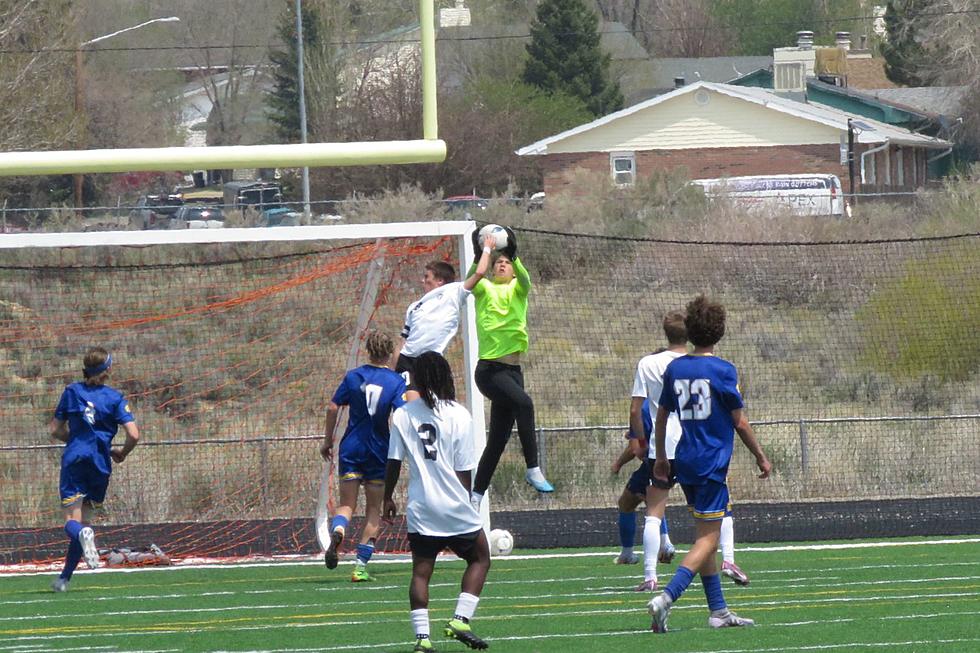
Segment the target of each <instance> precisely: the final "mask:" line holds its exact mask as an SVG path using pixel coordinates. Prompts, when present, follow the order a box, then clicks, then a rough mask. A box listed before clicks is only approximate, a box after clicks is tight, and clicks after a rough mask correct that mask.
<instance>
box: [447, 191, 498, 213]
mask: <svg viewBox="0 0 980 653" xmlns="http://www.w3.org/2000/svg"><path fill="white" fill-rule="evenodd" d="M442 202H443V205H444V206H445V210H446V213H464V214H472V213H474V212H476V211H485V210H486V208H487V206H488V205H489V204H490V202H489V201H487V200H486V199H484V198H482V197H479V196H477V195H453V196H452V197H447V198H446V199H444V200H443V201H442Z"/></svg>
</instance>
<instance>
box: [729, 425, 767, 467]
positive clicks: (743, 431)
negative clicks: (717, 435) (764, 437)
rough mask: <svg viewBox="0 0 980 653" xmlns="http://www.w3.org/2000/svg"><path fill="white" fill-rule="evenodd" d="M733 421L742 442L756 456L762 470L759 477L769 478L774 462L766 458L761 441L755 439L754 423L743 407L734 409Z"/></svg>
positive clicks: (756, 461) (757, 463)
mask: <svg viewBox="0 0 980 653" xmlns="http://www.w3.org/2000/svg"><path fill="white" fill-rule="evenodd" d="M732 422H734V423H735V432H736V433H738V437H739V438H740V439H741V440H742V444H744V445H745V446H746V448H748V450H749V451H751V452H752V455H753V456H755V464H756V465H757V466H758V467H759V471H760V472H762V473H761V474H759V478H769V474H770V472H772V463H770V462H769V459H768V458H766V454H765V452H764V451H763V450H762V447H761V446H760V445H759V441H758V440H756V439H755V431H753V430H752V425H751V424H749V418H748V417H746V416H745V411H744V410H742V409H741V408H739V409H736V410H733V411H732Z"/></svg>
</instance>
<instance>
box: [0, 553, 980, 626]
mask: <svg viewBox="0 0 980 653" xmlns="http://www.w3.org/2000/svg"><path fill="white" fill-rule="evenodd" d="M954 565H969V566H971V567H972V566H975V565H976V563H975V562H962V563H960V562H956V563H926V564H923V565H903V566H902V568H903V569H905V570H912V569H917V568H922V567H947V566H954ZM881 566H884V567H893V566H894V565H881ZM871 567H875V566H874V565H872V566H871ZM855 568H858V567H850V568H849V569H855ZM860 568H866V567H860ZM785 571H787V572H796V573H798V572H799V570H785ZM814 571H817V572H820V571H823V570H814ZM767 573H770V574H774V573H781V572H777V571H774V570H770V571H769V572H767ZM754 575H756V574H754ZM670 576H671V574H663V575H662V580H663V579H666V578H669V577H670ZM814 578H815V579H819V580H821V581H826V580H833V579H834V578H835V577H833V576H830V577H828V576H824V575H819V576H815V577H814ZM966 580H980V576H940V577H935V578H902V579H891V580H889V579H885V580H877V581H875V580H867V581H839V582H832V583H815V582H811V581H810V580H809V579H808V578H807V577H802V578H793V579H788V582H779V581H766V583H765V589H767V590H775V589H797V588H804V589H808V590H813V589H819V588H831V589H833V588H838V587H861V586H875V585H890V586H895V585H902V584H920V583H930V582H942V583H946V582H949V581H966ZM595 581H600V582H602V581H611V582H616V583H619V584H620V585H621V586H620V587H589V586H586V587H585V588H584V589H585V590H587V591H588V592H589V595H593V596H594V595H598V594H600V593H601V594H604V595H617V594H628V593H631V592H632V591H633V590H632V587H631V586H630V585H631V581H630V579H624V578H622V577H620V576H582V577H571V578H567V577H566V578H542V579H538V580H536V581H535V583H536V584H538V585H543V584H547V583H566V584H567V583H571V582H595ZM491 584H492V585H494V586H496V585H524V584H527V581H525V580H494V581H492V583H491ZM458 585H459V583H458V582H456V581H450V582H442V583H431V584H430V585H429V587H430V588H440V587H457V586H458ZM757 587H758V585H757ZM348 589H349V588H347V587H339V586H336V587H317V588H314V590H313V591H315V592H343V591H347V590H348ZM360 589H361V590H363V591H364V592H365V593H367V592H389V591H391V590H399V589H404V587H403V586H402V585H369V586H363V587H361V588H360ZM300 592H302V593H303V594H307V593H308V592H309V590H308V589H306V588H300V589H296V588H289V589H266V590H245V589H243V590H224V591H218V592H189V593H177V594H133V595H118V594H115V595H112V596H86V597H85V600H86V602H96V601H112V602H115V601H140V602H141V603H142V602H145V601H151V600H168V599H184V598H201V597H220V596H238V595H262V594H295V593H300ZM538 596H539V597H543V596H545V595H538ZM547 596H578V595H577V594H559V595H547ZM497 598H504V597H493V596H484V597H483V600H484V601H485V602H486V601H493V600H496V599H497ZM525 598H534V597H525ZM432 600H433V601H442V600H455V599H440V598H434V599H432ZM386 602H387V601H361V603H386ZM34 603H42V604H45V605H47V604H50V603H51V599H50V598H43V599H24V600H16V599H15V600H10V601H0V606H3V605H29V604H34ZM245 607H247V606H243V609H245ZM283 607H288V606H287V605H283ZM140 612H144V613H145V612H146V611H140ZM100 614H105V613H100ZM120 614H121V613H120ZM20 618H21V617H12V618H11V617H0V621H5V620H7V619H20ZM40 618H45V617H40Z"/></svg>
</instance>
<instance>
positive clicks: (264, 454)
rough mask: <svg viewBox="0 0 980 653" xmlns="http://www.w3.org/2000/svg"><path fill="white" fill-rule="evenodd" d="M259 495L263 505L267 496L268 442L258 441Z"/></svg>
mask: <svg viewBox="0 0 980 653" xmlns="http://www.w3.org/2000/svg"><path fill="white" fill-rule="evenodd" d="M259 484H260V485H259V497H260V499H261V502H262V504H263V505H264V504H265V502H266V500H267V498H268V496H269V444H268V443H267V442H266V439H265V438H262V439H261V440H260V441H259Z"/></svg>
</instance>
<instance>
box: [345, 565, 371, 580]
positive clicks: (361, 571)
mask: <svg viewBox="0 0 980 653" xmlns="http://www.w3.org/2000/svg"><path fill="white" fill-rule="evenodd" d="M372 580H374V576H372V575H371V574H369V573H368V571H367V569H365V568H364V567H355V568H354V572H353V573H352V574H351V575H350V582H352V583H369V582H371V581H372Z"/></svg>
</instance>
